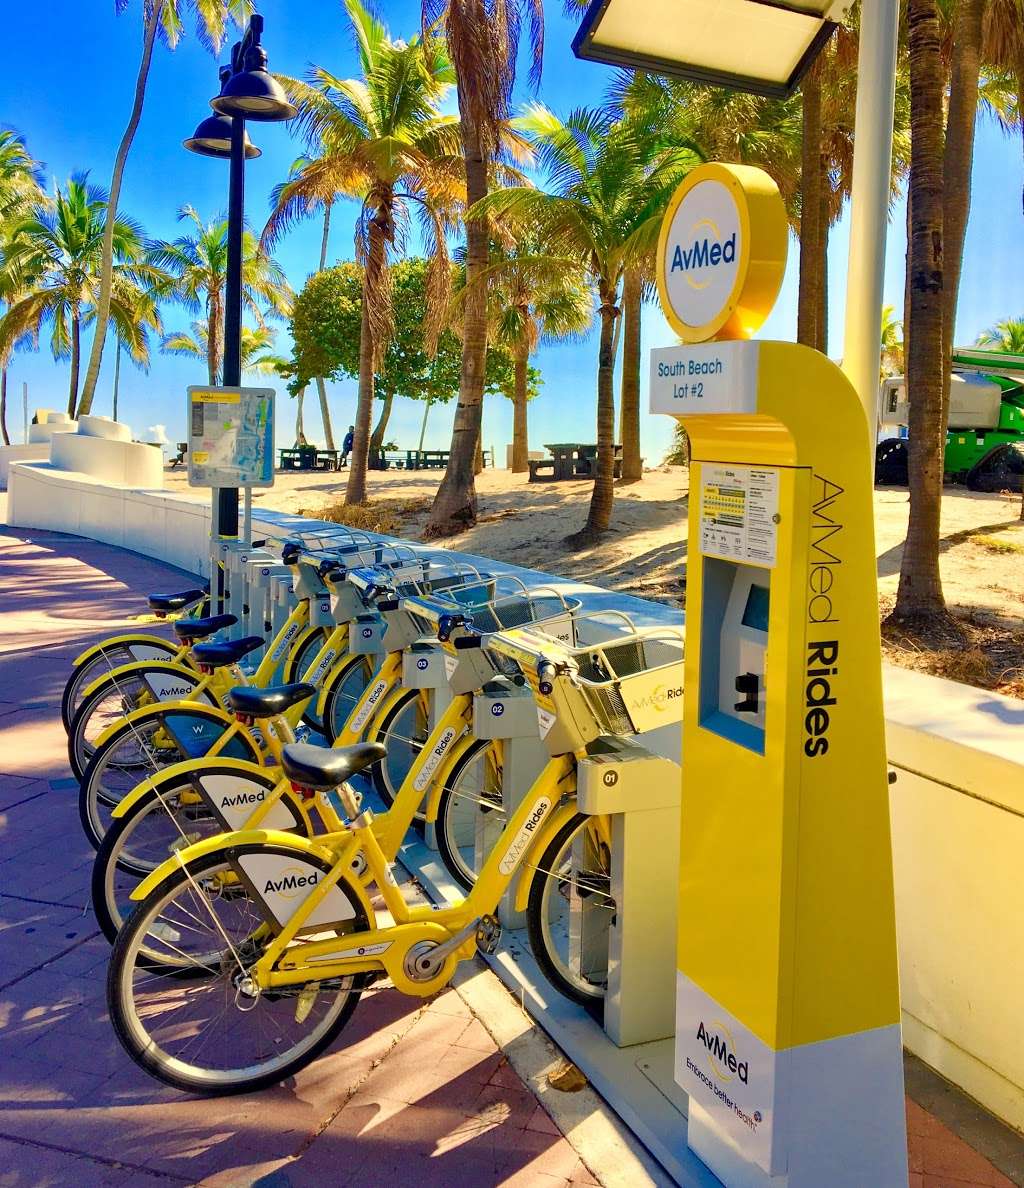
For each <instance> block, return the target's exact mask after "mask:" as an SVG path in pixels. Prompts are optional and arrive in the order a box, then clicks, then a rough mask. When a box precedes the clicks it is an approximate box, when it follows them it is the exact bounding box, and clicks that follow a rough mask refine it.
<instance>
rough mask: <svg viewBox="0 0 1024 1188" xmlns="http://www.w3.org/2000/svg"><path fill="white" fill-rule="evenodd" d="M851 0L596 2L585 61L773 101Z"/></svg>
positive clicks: (583, 42)
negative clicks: (687, 80) (765, 97)
mask: <svg viewBox="0 0 1024 1188" xmlns="http://www.w3.org/2000/svg"><path fill="white" fill-rule="evenodd" d="M845 6H846V4H845V0H592V2H591V4H590V6H589V8H588V9H587V12H586V15H585V16H584V18H583V23H582V24H581V25H580V27H579V30H578V31H577V33H576V36H575V37H574V38H573V43H572V48H573V52H574V53H575V54H576V56H577V57H579V58H589V59H591V60H593V61H597V62H607V63H610V64H611V65H614V66H627V67H633V68H635V69H637V70H646V71H648V72H649V73H651V74H667V75H674V76H676V77H678V78H686V79H690V80H692V81H694V82H700V83H709V84H712V85H717V86H723V87H730V88H732V89H734V90H739V91H752V92H754V93H755V94H759V95H767V96H770V97H774V98H785V97H786V96H788V95H790V94H792V92H793V91H794V90H795V88H796V86H797V84H798V83H799V82H800V79H801V77H802V76H803V74H804V73H805V72H806V70H807V69H808V67H809V66H810V65H811V63H812V62H813V61H814V59H815V58H816V57H817V55H818V53H819V52H820V51H821V49H822V48H823V46H824V45H825V43H826V42H827V41H828V39H829V36H830V35H831V33H832V30H833V28H834V27H835V20H836V17H837V16H838V15H839V13H840V12H841V11H842V10H843V9H844V8H845Z"/></svg>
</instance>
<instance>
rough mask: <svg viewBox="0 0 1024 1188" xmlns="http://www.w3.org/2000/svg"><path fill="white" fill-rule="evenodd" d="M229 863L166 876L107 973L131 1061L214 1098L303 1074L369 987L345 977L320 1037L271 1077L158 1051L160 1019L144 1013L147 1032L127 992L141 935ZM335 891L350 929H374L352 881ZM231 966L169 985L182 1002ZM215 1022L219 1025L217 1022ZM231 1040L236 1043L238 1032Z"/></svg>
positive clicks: (193, 866)
mask: <svg viewBox="0 0 1024 1188" xmlns="http://www.w3.org/2000/svg"><path fill="white" fill-rule="evenodd" d="M250 852H258V853H262V854H277V853H285V854H288V853H289V851H287V850H285V849H284V847H281V846H258V845H250V846H240V847H237V848H236V849H235V850H234V853H235V854H236V855H244V854H246V853H250ZM305 857H306V861H308V862H310V863H311V864H312V865H315V866H318V867H319V868H320V869H321V870H323V871H324V872H325V873H326V872H327V871H329V870H330V865H329V863H327V862H326V861H325V860H323V859H321V858H319V857H318V856H316V855H307V856H305ZM227 865H228V863H227V861H226V859H225V857H224V855H223V853H222V852H214V853H212V854H207V855H204V856H203V857H202V858H198V859H196V860H195V861H194V862H192V863H190V864H189V865H188V867H184V866H183V867H180V868H179V869H177V870H175V871H174V873H173V874H171V875H169V876H168V878H166V879H165V880H164V881H163V882H162V883H161V884H160V885H159V886H158V887H156V888H155V889H154V890H153V891H152V892H151V894H150V895H149V896H147V898H146V899H145V900H144V901H143V902H142V903H141V904H140V905H139V907H138V908H137V909H136V911H135V912H134V913H133V914H132V916H131V917H130V918H129V919H128V921H127V922H126V923H125V926H124V927H123V928H122V929H121V931H120V932H119V933H118V936H117V940H116V941H115V942H114V948H113V951H112V953H111V958H110V966H109V969H108V971H107V1007H108V1010H109V1012H110V1021H111V1023H112V1024H113V1027H114V1033H115V1034H116V1035H117V1038H118V1040H119V1041H120V1043H121V1045H122V1047H123V1048H124V1049H125V1051H126V1052H127V1053H128V1055H129V1056H130V1057H131V1058H132V1060H133V1061H134V1062H135V1063H136V1064H137V1065H138V1066H139V1067H140V1068H141V1069H143V1070H144V1071H145V1072H147V1073H149V1074H150V1076H153V1077H155V1078H157V1079H158V1080H160V1081H163V1082H164V1083H165V1084H168V1085H172V1086H173V1087H174V1088H176V1089H181V1090H183V1091H184V1092H186V1093H199V1094H202V1095H204V1096H210V1097H215V1096H227V1095H230V1094H234V1093H248V1092H252V1091H255V1090H257V1089H263V1088H266V1087H267V1086H269V1085H275V1084H277V1083H278V1082H280V1081H282V1080H284V1079H285V1078H286V1077H289V1076H291V1075H292V1074H293V1073H295V1072H298V1070H299V1069H301V1068H305V1066H306V1065H307V1064H309V1063H310V1062H311V1061H313V1060H315V1059H316V1057H317V1056H319V1055H320V1053H321V1052H322V1051H323V1050H324V1049H325V1048H327V1047H329V1046H330V1044H332V1043H333V1042H334V1040H335V1039H336V1038H337V1036H338V1034H339V1033H340V1032H341V1031H342V1029H343V1028H344V1027H345V1025H346V1024H347V1023H348V1021H349V1020H350V1019H351V1017H352V1013H353V1011H354V1010H355V1008H356V1005H357V1004H358V1002H359V996H360V994H361V992H362V988H363V985H364V984H365V980H364V979H361V978H349V979H345V981H347V982H348V983H349V984H348V986H339V987H338V993H339V995H341V994H344V999H343V1001H341V1002H340V1005H339V1007H338V1009H337V1011H336V1012H335V1013H334V1014H333V1016H331V1017H328V1019H327V1021H326V1023H325V1024H324V1025H323V1027H322V1029H321V1030H320V1032H319V1034H318V1035H317V1034H315V1035H314V1036H313V1038H312V1039H311V1040H310V1041H309V1042H308V1043H307V1044H306V1046H305V1047H304V1048H303V1049H302V1050H301V1051H300V1052H297V1053H296V1054H295V1055H294V1056H292V1057H291V1058H285V1059H280V1058H278V1062H277V1063H276V1064H275V1065H273V1067H271V1068H269V1069H268V1070H267V1071H266V1072H263V1073H259V1072H256V1073H254V1072H253V1071H252V1069H253V1068H254V1067H255V1066H253V1065H252V1064H250V1065H249V1066H248V1068H244V1067H243V1068H242V1069H233V1070H228V1071H225V1072H222V1073H221V1074H219V1075H215V1074H213V1073H206V1074H205V1075H203V1074H200V1073H190V1072H189V1071H187V1068H188V1066H187V1065H185V1062H184V1061H183V1060H181V1059H175V1058H172V1057H170V1056H168V1055H167V1054H166V1053H165V1052H164V1051H163V1050H162V1049H161V1047H160V1045H159V1044H158V1043H157V1040H156V1039H155V1038H154V1037H153V1036H152V1035H151V1032H152V1030H153V1028H154V1026H155V1024H156V1023H157V1022H158V1018H157V1016H156V1013H155V1012H153V1011H149V1012H147V1013H146V1027H144V1026H143V1023H142V1020H141V1019H140V1017H139V1013H138V1011H137V1010H136V1009H135V1005H134V995H133V994H132V993H131V991H130V981H131V977H132V971H133V968H134V967H135V962H134V958H135V954H136V952H137V950H138V948H139V946H140V945H141V943H142V942H141V939H140V935H141V937H145V936H146V935H148V934H149V930H150V928H151V927H152V922H153V921H155V920H156V919H157V918H158V917H159V913H160V911H161V910H162V908H163V906H164V905H165V904H166V903H168V902H170V900H171V897H172V895H173V893H174V892H175V890H176V889H178V888H179V887H180V886H182V885H183V884H187V883H189V882H190V876H191V880H193V881H194V880H201V879H203V878H208V877H210V875H211V874H212V873H213V872H214V871H216V869H217V868H218V867H221V868H223V867H225V866H227ZM336 886H337V887H338V888H339V889H340V890H341V891H342V893H343V894H344V895H345V896H346V898H347V899H348V901H349V903H350V904H351V906H352V908H353V911H354V917H353V927H352V929H351V931H353V932H354V931H357V930H365V929H367V928H368V927H369V921H368V919H367V917H366V913H365V911H364V909H363V906H362V903H361V901H360V899H359V897H358V896H357V895H356V894H355V893H354V892H353V891H352V890H351V888H350V886H349V884H348V881H347V880H346V879H345V878H342V879H341V880H339V881H338V883H337V884H336ZM226 964H229V963H228V962H226V961H225V962H224V963H223V964H222V968H221V969H219V970H217V971H215V980H213V981H212V982H211V978H210V977H209V976H206V977H202V976H200V977H195V978H190V979H187V980H185V979H176V978H169V981H170V982H171V983H172V984H173V987H174V993H175V996H176V998H177V1000H178V1002H179V1003H181V1002H183V1001H184V996H186V995H188V994H189V992H190V990H195V991H201V990H202V989H203V988H204V986H207V987H208V986H210V985H211V984H212V986H213V989H214V990H215V991H216V989H217V984H218V983H219V982H220V980H221V979H226V978H228V977H229V976H231V975H230V971H229V970H225V969H224V968H223V965H226ZM141 968H142V969H143V970H144V971H146V964H145V963H143V964H142V966H141ZM147 977H148V978H149V979H150V980H152V973H151V972H149V971H147ZM325 984H327V983H325ZM224 996H225V995H224V991H221V997H222V998H223V997H224ZM286 997H287V995H285V994H283V993H281V992H278V993H277V994H276V998H277V999H281V998H286ZM126 1000H129V1001H126ZM274 1000H275V999H274V997H273V996H272V995H269V994H268V995H267V996H266V1001H268V1002H273V1001H274ZM177 1009H178V1011H179V1012H180V1010H181V1009H182V1008H181V1007H180V1006H179V1007H178V1008H177ZM223 1013H224V1012H223V1011H222V1012H221V1014H222V1015H223ZM217 1021H218V1022H219V1019H218V1020H217ZM231 1024H234V1027H235V1028H237V1027H238V1023H237V1019H236V1018H235V1017H234V1016H232V1017H231V1018H230V1019H229V1025H231ZM147 1028H148V1030H147ZM234 1038H235V1040H236V1042H237V1033H236V1035H235V1037H234ZM205 1046H206V1041H205V1040H204V1043H203V1045H200V1048H201V1049H202V1048H205ZM193 1067H194V1066H193Z"/></svg>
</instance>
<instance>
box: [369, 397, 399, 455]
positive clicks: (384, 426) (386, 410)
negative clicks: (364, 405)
mask: <svg viewBox="0 0 1024 1188" xmlns="http://www.w3.org/2000/svg"><path fill="white" fill-rule="evenodd" d="M394 402H395V394H394V392H385V393H384V399H383V400H382V401H381V406H380V416H379V417H378V418H377V424H376V425H375V426H374V428H373V432H372V433H371V434H370V457H371V458H375V457H377V455H378V454H379V453H380V452H381V450H383V448H384V434H385V433H387V431H388V421H389V420H390V419H391V406H392V405H393V404H394Z"/></svg>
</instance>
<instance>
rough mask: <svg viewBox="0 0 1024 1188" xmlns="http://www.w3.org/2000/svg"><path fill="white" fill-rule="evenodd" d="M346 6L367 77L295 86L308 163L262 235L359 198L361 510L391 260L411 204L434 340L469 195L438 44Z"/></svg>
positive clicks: (353, 472) (351, 486)
mask: <svg viewBox="0 0 1024 1188" xmlns="http://www.w3.org/2000/svg"><path fill="white" fill-rule="evenodd" d="M345 9H346V12H347V13H348V17H349V22H350V24H351V26H352V30H353V32H354V34H355V37H356V44H357V47H358V50H359V63H360V67H361V69H362V77H361V78H351V79H340V78H337V77H336V76H335V75H333V74H331V73H330V72H329V71H328V70H325V69H324V68H323V67H319V66H316V67H313V69H312V70H311V71H310V73H309V75H308V78H307V81H306V82H299V81H297V80H294V79H293V80H289V81H288V82H287V84H286V85H287V87H288V91H289V94H290V97H291V98H292V100H293V102H295V103H296V104H297V105H298V107H299V126H300V127H301V128H302V129H303V130H304V132H305V133H306V135H307V137H308V139H309V141H310V146H311V159H310V161H309V163H308V164H307V165H306V166H304V167H303V168H302V169H301V170H300V171H299V174H298V175H297V176H296V177H295V178H293V179H292V180H291V181H290V182H289V183H288V184H287V185H286V186H285V187H284V188H283V189H282V191H281V193H280V195H279V200H278V204H277V207H276V208H275V211H274V213H273V214H272V215H271V218H270V221H269V223H268V225H267V231H266V232H265V235H269V236H271V237H273V236H274V235H275V234H276V233H277V232H278V231H279V229H281V228H282V227H283V226H286V225H287V224H288V222H289V221H290V220H292V219H294V218H296V217H300V216H301V214H302V213H304V211H305V210H307V209H309V208H310V206H311V205H312V206H315V205H317V204H320V205H323V204H325V203H328V202H330V201H333V199H334V197H335V196H336V195H338V194H353V193H358V194H360V195H361V196H362V206H361V209H360V213H359V218H358V221H357V226H356V250H357V255H358V257H359V259H360V260H361V262H362V263H363V267H364V272H363V303H362V327H361V333H360V361H359V396H358V401H357V404H356V415H355V437H354V443H353V448H352V455H351V458H350V462H349V476H348V485H347V487H346V491H345V499H346V502H348V503H365V502H366V472H367V465H368V459H369V445H370V421H371V417H372V413H373V392H374V371H375V369H376V368H377V366H378V365H379V362H380V359H381V358H382V356H383V353H384V350H385V349H386V347H387V343H388V340H389V338H390V336H391V333H392V325H393V316H392V305H391V281H390V271H389V266H388V260H389V255H390V254H391V253H392V252H393V251H394V250H395V244H396V239H397V238H398V237H399V235H400V232H401V230H402V229H403V227H404V225H405V224H406V223H408V221H409V218H410V208H411V207H415V209H416V210H417V212H418V214H419V216H420V220H421V226H422V229H423V233H424V236H425V239H426V241H427V244H428V249H429V250H430V252H431V254H432V256H433V261H432V267H431V270H430V287H429V294H430V296H429V299H428V308H429V310H430V311H431V313H432V314H433V316H434V318H435V323H434V325H433V327H432V331H433V332H437V331H439V330H440V318H441V316H442V314H443V311H444V309H445V308H446V306H447V300H448V289H449V286H450V266H449V263H448V259H447V252H446V246H445V234H446V230H447V223H448V220H449V218H450V212H451V210H452V208H453V205H454V203H455V202H456V201H457V200H459V199H461V198H462V195H463V192H464V191H463V187H462V182H461V178H460V173H461V158H460V157H459V129H458V121H457V120H456V119H455V118H454V117H451V116H442V115H440V114H439V112H438V104H439V103H440V101H441V99H442V98H443V97H444V94H445V92H446V91H447V89H448V87H449V85H450V84H451V82H452V81H453V80H454V75H453V73H452V68H451V65H450V63H449V62H448V59H447V58H446V56H445V54H444V51H443V48H442V45H441V42H440V40H439V39H438V38H437V37H435V36H433V35H432V34H429V35H428V36H427V37H426V38H425V39H420V38H413V39H412V40H411V41H409V42H405V41H396V40H392V38H391V36H390V34H389V32H388V30H387V28H386V27H385V26H384V25H383V24H382V23H381V22H380V21H379V20H378V19H377V18H376V17H375V16H373V15H372V14H371V13H370V12H369V11H368V10H367V9H366V8H364V7H363V5H362V3H361V2H360V0H345Z"/></svg>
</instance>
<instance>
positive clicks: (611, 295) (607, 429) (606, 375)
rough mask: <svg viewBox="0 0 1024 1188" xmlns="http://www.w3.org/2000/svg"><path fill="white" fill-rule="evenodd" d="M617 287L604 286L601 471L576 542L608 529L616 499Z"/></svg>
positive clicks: (599, 429)
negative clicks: (615, 380)
mask: <svg viewBox="0 0 1024 1188" xmlns="http://www.w3.org/2000/svg"><path fill="white" fill-rule="evenodd" d="M615 297H616V293H615V289H614V287H613V286H611V285H609V284H607V283H605V284H602V286H601V308H600V315H601V345H600V351H599V354H598V364H597V473H596V474H595V475H594V490H593V493H592V494H591V496H590V511H589V513H588V514H587V522H586V524H585V525H584V527H583V529H582V531H580V532H578V533H576V534H575V535H573V536H570V537H569V541H570V543H572V544H588V543H591V542H592V541H594V540H596V539H597V537H599V536H600V535H601V533H602V532H605V531H606V530H607V528H608V525H609V524H610V523H611V519H612V505H613V503H614V500H615V478H614V476H615V382H614V377H615V322H616V319H617V318H618V316H619V309H618V307H617V306H616V304H615Z"/></svg>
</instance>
